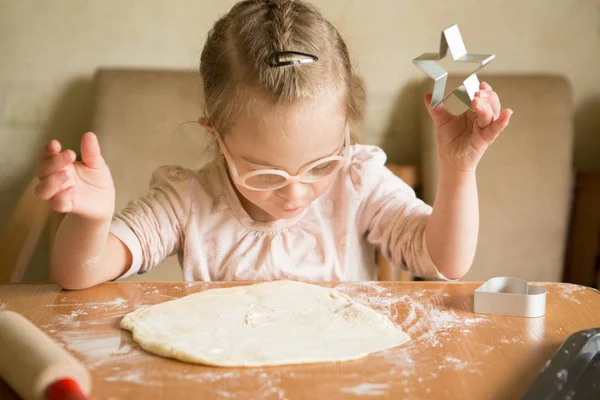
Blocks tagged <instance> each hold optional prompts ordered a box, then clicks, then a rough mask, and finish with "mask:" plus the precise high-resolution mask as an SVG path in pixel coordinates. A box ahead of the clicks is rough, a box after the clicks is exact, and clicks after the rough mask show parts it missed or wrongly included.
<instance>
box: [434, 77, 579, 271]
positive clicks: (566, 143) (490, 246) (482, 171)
mask: <svg viewBox="0 0 600 400" xmlns="http://www.w3.org/2000/svg"><path fill="white" fill-rule="evenodd" d="M480 80H482V81H483V80H485V81H487V82H489V83H490V84H491V85H492V87H493V88H494V90H495V91H496V92H497V93H498V94H499V95H500V98H501V100H502V105H503V107H508V108H512V109H513V111H514V115H513V117H512V119H511V123H510V125H509V126H508V128H507V129H506V130H505V131H504V132H503V133H502V134H501V135H500V136H499V137H498V139H496V141H495V142H494V144H493V145H492V146H491V147H490V148H489V150H488V151H487V152H486V154H485V156H484V157H483V159H482V161H481V163H480V165H479V167H478V169H477V183H478V188H479V204H480V212H481V218H480V221H481V222H480V233H479V244H478V248H477V254H476V257H475V262H474V265H473V268H472V269H471V271H470V272H469V273H468V274H467V276H466V277H465V279H468V280H479V281H481V280H487V279H489V278H492V277H494V276H514V277H519V278H522V279H526V280H529V281H560V280H561V276H562V270H563V263H564V252H565V241H566V236H567V222H568V213H569V201H570V193H571V180H572V161H571V160H572V143H573V127H572V117H573V106H572V100H571V93H570V89H569V85H568V84H567V82H566V81H565V79H564V78H562V77H558V76H539V75H535V76H527V75H525V76H524V75H514V76H485V78H482V77H480ZM460 82H461V79H459V78H451V79H449V80H448V84H447V88H448V89H451V88H455V87H457V86H458V85H459V84H460ZM424 87H425V89H424V90H427V91H431V82H429V81H428V82H426V83H425V86H424ZM422 122H423V124H422V126H423V135H424V136H423V144H424V148H423V165H422V167H423V195H424V199H425V200H426V201H427V202H428V203H430V204H433V201H434V198H435V191H436V187H437V165H436V146H435V139H434V133H433V127H432V124H431V120H430V118H429V116H428V115H426V111H425V114H424V115H423V118H422Z"/></svg>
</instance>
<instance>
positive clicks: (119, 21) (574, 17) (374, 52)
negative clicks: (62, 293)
mask: <svg viewBox="0 0 600 400" xmlns="http://www.w3.org/2000/svg"><path fill="white" fill-rule="evenodd" d="M232 3H233V1H223V0H212V1H209V0H205V1H201V0H195V1H191V0H177V1H169V2H167V1H165V0H163V1H160V0H143V1H142V0H136V1H133V0H128V1H120V0H104V1H101V0H95V1H92V0H88V1H83V0H55V1H42V0H37V1H36V0H19V1H15V0H0V144H1V145H0V226H2V225H3V224H4V222H5V220H6V217H7V215H8V211H9V210H10V208H11V207H12V206H13V205H14V204H15V202H16V199H17V197H18V194H19V193H20V191H21V190H22V189H23V188H24V186H25V184H26V182H27V181H28V180H29V179H30V177H31V176H32V173H33V163H34V155H35V154H36V153H37V152H38V150H39V148H40V147H41V146H42V144H43V143H45V142H46V141H47V140H49V139H50V138H53V137H54V138H58V139H60V140H63V141H64V142H65V143H66V144H67V145H69V146H73V145H76V144H77V141H78V138H79V136H80V135H81V133H83V132H84V131H85V130H86V129H87V128H88V121H89V116H90V112H91V107H92V101H93V99H92V95H91V77H92V74H93V73H94V70H95V68H96V67H98V66H131V67H156V68H178V69H182V68H183V69H196V68H197V63H198V60H199V56H200V52H201V49H202V44H203V40H204V38H205V36H206V33H207V31H208V30H209V29H210V27H211V25H212V23H213V22H214V20H215V19H216V18H217V17H218V16H220V15H221V14H222V13H224V12H226V11H227V10H228V9H229V7H230V6H231V4H232ZM315 3H316V4H317V5H318V6H319V7H320V8H321V9H322V11H323V12H324V14H325V15H326V16H327V17H329V18H330V19H331V20H332V22H333V23H334V24H335V25H336V26H338V28H339V29H340V30H341V32H342V33H343V34H344V35H345V37H346V39H347V41H348V43H349V45H350V48H351V51H352V53H353V56H354V59H355V62H356V64H357V69H358V71H359V73H360V74H361V75H362V76H363V77H364V79H365V82H366V87H367V96H368V100H369V107H368V111H367V118H366V129H367V138H368V141H369V142H371V143H377V144H380V145H382V146H384V148H385V149H386V150H388V152H389V153H390V157H391V158H392V159H393V160H394V161H398V162H406V163H418V162H419V159H420V155H419V152H418V146H419V137H418V135H416V134H415V132H417V129H418V125H417V116H416V114H417V113H416V112H415V110H417V109H418V107H421V106H422V103H421V99H420V95H419V89H418V87H417V86H416V84H415V82H417V80H420V79H422V77H423V76H422V75H421V73H420V71H419V70H417V69H416V68H415V67H414V66H413V64H412V62H411V60H412V58H414V57H416V56H418V55H419V54H421V53H422V52H425V51H437V47H438V45H439V36H440V31H441V30H442V29H443V28H445V27H447V26H449V25H451V24H454V23H457V24H458V25H459V27H460V29H461V31H462V35H463V38H464V39H465V42H466V45H467V48H468V49H469V51H471V52H492V53H495V54H496V59H495V60H494V61H493V62H492V63H491V64H490V65H489V66H488V67H486V71H487V72H501V73H523V72H525V73H558V74H565V75H567V76H568V78H569V80H570V82H571V84H572V88H573V95H574V101H575V107H576V109H575V127H576V142H575V147H574V148H575V155H574V159H575V164H576V166H577V167H579V168H585V169H600V0H544V1H541V0H536V1H534V0H528V1H517V0H509V1H506V0H504V1H502V0H492V1H469V0H460V1H452V2H449V1H442V0H438V1H432V0H427V1H425V0H401V1H400V0H386V1H384V0H371V1H366V0H352V1H351V0H345V1H343V0H337V1H332V0H329V1H327V0H320V1H315ZM491 83H492V84H493V82H491ZM539 106H540V107H544V99H540V101H539ZM540 145H543V143H540Z"/></svg>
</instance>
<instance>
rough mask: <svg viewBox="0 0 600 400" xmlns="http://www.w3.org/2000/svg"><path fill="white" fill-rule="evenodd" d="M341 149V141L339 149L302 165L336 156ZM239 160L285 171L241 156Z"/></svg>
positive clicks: (280, 167) (279, 167) (342, 145)
mask: <svg viewBox="0 0 600 400" xmlns="http://www.w3.org/2000/svg"><path fill="white" fill-rule="evenodd" d="M342 147H344V142H343V141H342V144H341V145H340V147H338V148H337V149H336V150H334V151H333V152H331V153H329V154H328V155H326V156H323V157H318V158H315V159H314V160H312V161H309V162H307V163H306V164H304V165H308V164H311V163H314V162H315V161H318V160H321V159H323V158H327V157H331V156H334V155H336V154H337V153H339V152H340V150H341V149H342ZM241 159H242V160H244V161H247V162H249V163H250V164H254V165H259V166H261V167H270V168H274V169H281V170H283V169H285V168H283V167H282V166H277V165H273V164H270V163H267V162H262V161H259V160H256V159H253V158H251V157H245V156H242V157H241Z"/></svg>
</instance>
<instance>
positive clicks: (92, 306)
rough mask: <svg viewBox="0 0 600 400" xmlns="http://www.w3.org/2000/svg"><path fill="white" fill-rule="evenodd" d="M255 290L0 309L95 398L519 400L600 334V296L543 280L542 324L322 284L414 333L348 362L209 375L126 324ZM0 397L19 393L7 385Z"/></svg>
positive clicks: (136, 291) (162, 287)
mask: <svg viewBox="0 0 600 400" xmlns="http://www.w3.org/2000/svg"><path fill="white" fill-rule="evenodd" d="M242 284H249V283H239V282H237V283H234V282H211V283H201V282H196V283H157V282H152V283H140V282H127V283H106V284H103V285H100V286H97V287H94V288H91V289H87V290H82V291H76V292H69V291H62V290H60V289H59V287H58V286H56V285H53V284H7V285H0V309H3V310H12V311H16V312H19V313H22V314H23V315H24V316H25V317H27V318H29V319H30V320H31V321H32V322H34V323H35V324H36V325H37V326H39V327H40V328H41V329H42V330H43V331H44V332H46V333H47V334H48V335H49V336H51V337H52V338H53V339H55V340H56V341H57V342H58V343H60V344H61V345H62V346H64V347H65V348H66V349H67V350H69V351H70V352H71V353H72V354H73V355H74V356H75V357H76V358H78V359H79V360H81V361H82V362H83V364H84V365H85V366H86V367H87V368H88V369H89V370H90V372H91V374H92V378H93V398H94V399H113V400H114V399H133V398H143V399H180V398H194V399H219V398H221V399H250V398H254V399H259V398H260V399H277V400H280V399H338V398H348V399H352V398H361V397H364V398H368V399H372V398H389V399H399V398H406V399H427V398H432V399H433V398H436V399H439V398H448V399H455V398H457V399H458V398H460V399H513V398H518V397H519V396H520V395H522V394H523V393H524V392H525V390H526V389H527V388H528V387H529V385H530V384H531V382H532V381H533V379H534V378H535V377H536V376H537V375H538V373H539V372H540V370H541V368H542V367H543V366H544V364H545V363H546V361H547V360H548V359H549V358H551V357H552V356H553V355H554V353H555V352H556V350H557V349H558V348H559V346H560V345H561V344H562V343H563V342H564V341H565V340H566V339H567V338H568V337H569V335H571V334H572V333H574V332H577V331H579V330H582V329H588V328H594V327H600V292H598V291H596V290H593V289H589V288H584V287H581V286H575V285H570V284H562V283H548V284H541V285H542V286H544V287H545V288H546V290H547V291H548V298H547V311H546V315H545V316H544V317H540V318H535V319H526V318H516V317H498V316H486V315H478V314H474V313H473V311H472V310H473V292H474V290H475V289H476V288H477V287H478V285H479V284H478V283H436V282H374V283H338V284H336V283H331V284H330V283H327V284H323V285H324V286H328V287H335V288H336V289H338V290H339V291H341V292H343V293H346V294H348V295H349V296H350V297H352V298H353V299H354V300H355V301H357V302H360V303H363V304H365V305H368V306H369V307H371V308H373V309H374V310H376V311H378V312H381V313H383V314H385V315H387V316H389V317H390V318H391V319H392V320H394V321H395V322H396V323H397V324H398V325H399V326H400V327H402V328H403V329H404V330H405V331H406V332H407V333H408V334H409V335H410V336H411V338H412V340H411V341H410V342H408V343H407V344H405V345H402V346H400V347H397V348H394V349H390V350H386V351H383V352H379V353H375V354H372V355H370V356H367V357H365V358H363V359H360V360H357V361H352V362H344V363H326V364H312V365H299V366H284V367H265V368H214V367H205V366H201V365H191V364H185V363H182V362H179V361H175V360H171V359H166V358H161V357H158V356H154V355H152V354H148V353H146V352H144V351H143V350H142V349H140V347H139V346H138V345H137V344H136V343H135V342H133V341H132V339H131V334H130V333H129V332H127V331H123V330H121V329H119V321H120V320H121V318H122V317H123V316H124V315H125V314H126V313H128V312H130V311H133V310H134V309H136V308H139V307H144V306H149V305H152V304H157V303H161V302H164V301H168V300H172V299H176V298H178V297H181V296H185V295H187V294H191V293H195V292H198V291H201V290H207V289H210V288H216V287H229V286H235V285H242ZM0 398H2V399H4V398H13V397H12V395H11V394H10V393H9V390H8V389H7V388H6V387H5V386H4V385H2V384H0Z"/></svg>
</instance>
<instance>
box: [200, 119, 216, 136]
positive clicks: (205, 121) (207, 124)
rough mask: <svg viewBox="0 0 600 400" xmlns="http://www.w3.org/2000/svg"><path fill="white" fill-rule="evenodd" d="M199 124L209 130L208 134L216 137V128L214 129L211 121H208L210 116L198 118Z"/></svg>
mask: <svg viewBox="0 0 600 400" xmlns="http://www.w3.org/2000/svg"><path fill="white" fill-rule="evenodd" d="M198 124H200V126H201V127H203V128H204V129H206V131H207V132H208V134H209V135H210V136H212V137H215V132H214V129H213V127H212V125H211V124H210V122H209V121H208V118H206V117H200V118H198Z"/></svg>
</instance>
